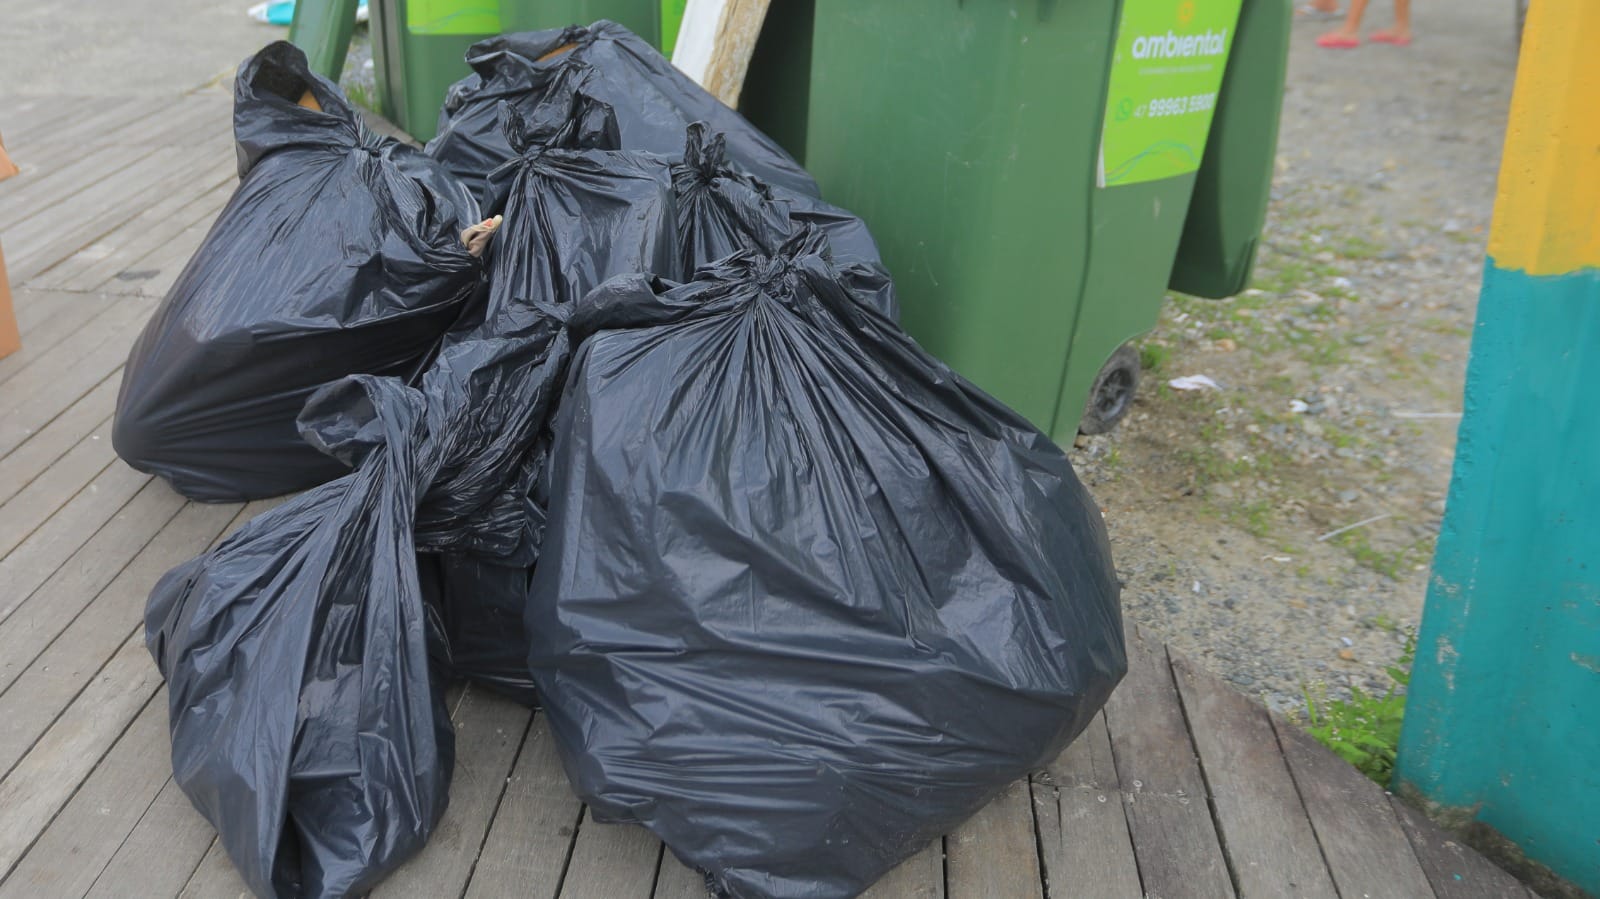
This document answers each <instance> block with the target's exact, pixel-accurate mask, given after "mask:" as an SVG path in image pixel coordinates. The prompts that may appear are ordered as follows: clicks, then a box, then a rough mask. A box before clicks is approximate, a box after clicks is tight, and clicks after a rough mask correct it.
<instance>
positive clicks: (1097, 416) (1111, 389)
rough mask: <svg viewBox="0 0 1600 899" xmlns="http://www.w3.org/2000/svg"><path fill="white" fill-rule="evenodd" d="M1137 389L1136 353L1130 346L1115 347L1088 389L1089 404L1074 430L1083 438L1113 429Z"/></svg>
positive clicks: (1137, 356) (1137, 352) (1131, 401)
mask: <svg viewBox="0 0 1600 899" xmlns="http://www.w3.org/2000/svg"><path fill="white" fill-rule="evenodd" d="M1138 387H1139V351H1138V350H1137V349H1134V346H1133V344H1131V343H1125V344H1123V345H1122V346H1119V347H1117V351H1116V352H1114V353H1112V354H1111V358H1110V359H1107V360H1106V364H1105V365H1103V366H1101V368H1100V373H1099V374H1097V375H1095V376H1094V386H1093V387H1091V388H1089V402H1088V403H1087V404H1086V405H1085V406H1084V408H1083V419H1082V420H1081V421H1079V422H1078V430H1079V432H1081V433H1084V434H1104V433H1106V432H1107V431H1109V430H1111V429H1112V428H1114V427H1116V426H1117V423H1118V422H1120V421H1122V419H1123V416H1125V415H1127V414H1128V410H1129V409H1131V408H1133V394H1134V391H1135V390H1137V389H1138Z"/></svg>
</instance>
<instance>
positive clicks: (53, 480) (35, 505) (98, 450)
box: [0, 416, 117, 557]
mask: <svg viewBox="0 0 1600 899" xmlns="http://www.w3.org/2000/svg"><path fill="white" fill-rule="evenodd" d="M116 461H117V454H116V452H114V451H113V450H112V449H111V418H110V417H109V416H108V417H106V418H104V419H102V420H101V421H100V423H99V424H98V425H97V426H96V427H95V429H94V430H93V431H91V432H90V433H89V434H87V435H85V436H84V438H83V439H82V440H79V441H78V442H77V443H76V444H74V445H73V447H72V448H71V449H69V450H67V451H66V452H65V453H62V454H61V455H60V456H59V457H57V458H56V460H55V461H54V462H52V463H51V464H50V465H49V466H48V467H46V468H45V470H44V471H42V472H40V473H39V474H38V476H37V477H33V478H30V479H29V480H28V483H27V484H24V485H23V487H22V489H21V490H18V491H17V492H16V494H15V495H13V496H11V497H9V498H7V499H6V500H4V501H0V557H3V556H5V555H7V554H9V553H10V552H11V551H12V550H13V549H16V548H17V546H18V545H20V544H21V543H22V541H24V540H26V539H28V538H29V537H31V536H33V534H34V532H35V531H37V530H38V529H39V528H40V527H41V526H43V525H44V523H45V522H46V521H48V520H49V519H50V516H52V515H54V514H56V512H57V510H59V509H60V508H61V507H62V506H64V505H66V504H67V503H68V502H70V501H71V500H72V498H73V497H74V496H77V495H78V493H79V492H81V491H82V490H83V488H84V487H85V486H87V485H88V483H89V482H90V481H93V480H94V479H95V478H96V477H99V475H100V472H102V471H105V470H106V468H107V467H108V466H110V465H111V464H112V463H114V462H116ZM0 489H3V488H0Z"/></svg>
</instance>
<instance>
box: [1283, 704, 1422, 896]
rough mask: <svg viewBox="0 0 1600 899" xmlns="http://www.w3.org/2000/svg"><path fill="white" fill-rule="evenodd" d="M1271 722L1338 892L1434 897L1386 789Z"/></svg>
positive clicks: (1285, 724)
mask: <svg viewBox="0 0 1600 899" xmlns="http://www.w3.org/2000/svg"><path fill="white" fill-rule="evenodd" d="M1272 725H1273V729H1274V730H1275V731H1277V734H1278V742H1279V746H1280V747H1281V748H1282V750H1283V755H1284V759H1285V760H1286V761H1287V762H1288V765H1289V772H1290V774H1292V775H1293V776H1294V780H1295V783H1296V784H1297V785H1298V786H1299V787H1300V797H1301V799H1302V801H1303V802H1304V803H1305V808H1306V814H1307V816H1308V817H1309V818H1310V819H1311V827H1312V829H1313V830H1314V831H1316V834H1317V838H1318V841H1319V842H1320V843H1321V844H1322V850H1323V856H1324V858H1325V859H1326V860H1327V864H1328V870H1329V871H1330V872H1332V874H1333V881H1334V884H1335V885H1336V886H1337V887H1338V889H1339V895H1340V896H1345V897H1350V896H1362V895H1369V896H1373V897H1382V896H1403V897H1406V899H1412V897H1427V896H1433V895H1434V892H1433V887H1432V886H1431V885H1430V884H1429V883H1428V877H1427V875H1426V873H1424V872H1423V870H1422V863H1421V861H1420V860H1419V859H1418V858H1417V856H1416V853H1415V852H1414V851H1413V850H1412V848H1411V843H1410V841H1409V840H1408V839H1406V835H1405V832H1404V830H1402V829H1401V827H1400V822H1399V820H1398V819H1397V818H1396V817H1395V812H1394V809H1393V808H1392V807H1390V805H1389V801H1388V795H1387V793H1386V791H1385V790H1384V789H1383V788H1382V787H1380V786H1378V785H1377V784H1375V783H1373V782H1372V781H1370V780H1368V779H1367V778H1366V776H1365V775H1363V774H1362V773H1361V772H1360V771H1357V770H1356V769H1355V768H1353V767H1351V766H1350V765H1349V764H1347V763H1346V762H1345V761H1344V760H1343V759H1341V758H1339V757H1338V756H1336V755H1334V754H1333V753H1332V752H1331V751H1330V750H1328V749H1327V748H1326V747H1324V746H1323V745H1322V744H1320V743H1318V742H1316V741H1315V740H1313V739H1312V738H1311V736H1310V735H1309V734H1307V733H1305V732H1304V731H1301V730H1300V729H1299V728H1296V727H1295V726H1294V725H1292V724H1289V723H1288V722H1286V721H1284V720H1283V719H1282V718H1280V717H1278V716H1273V717H1272Z"/></svg>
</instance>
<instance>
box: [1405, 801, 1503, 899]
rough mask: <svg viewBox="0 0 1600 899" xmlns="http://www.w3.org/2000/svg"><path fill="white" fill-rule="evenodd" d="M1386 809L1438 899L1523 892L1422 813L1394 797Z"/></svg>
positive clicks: (1497, 898)
mask: <svg viewBox="0 0 1600 899" xmlns="http://www.w3.org/2000/svg"><path fill="white" fill-rule="evenodd" d="M1389 805H1390V806H1391V807H1393V808H1394V812H1395V816H1396V817H1397V818H1399V819H1400V827H1401V829H1403V830H1404V831H1405V832H1406V839H1408V840H1410V841H1411V849H1412V851H1413V852H1415V853H1416V854H1417V861H1418V862H1419V863H1420V864H1421V865H1422V871H1423V873H1424V874H1426V875H1427V876H1428V883H1430V884H1432V885H1433V892H1434V893H1435V894H1436V895H1438V897H1439V899H1501V897H1504V896H1518V895H1519V893H1518V891H1519V890H1521V889H1523V886H1522V884H1521V883H1519V882H1518V881H1517V879H1516V878H1515V877H1512V876H1511V875H1510V874H1508V873H1506V871H1505V870H1503V869H1502V868H1500V867H1499V866H1498V865H1496V864H1495V863H1494V862H1491V861H1489V860H1488V859H1486V858H1484V857H1483V856H1481V855H1479V854H1478V853H1477V852H1476V851H1475V850H1474V849H1472V847H1470V846H1467V845H1466V844H1465V843H1462V842H1461V841H1459V840H1457V839H1455V838H1454V837H1452V836H1451V835H1450V834H1448V833H1445V832H1444V831H1443V830H1441V829H1440V828H1439V826H1438V825H1437V824H1434V823H1433V822H1432V821H1429V820H1428V818H1427V816H1425V815H1423V814H1422V812H1419V811H1417V810H1416V809H1414V808H1412V807H1411V806H1409V805H1407V804H1405V803H1404V802H1401V801H1400V799H1399V798H1398V797H1396V796H1390V797H1389Z"/></svg>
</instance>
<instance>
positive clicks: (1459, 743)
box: [1396, 261, 1600, 892]
mask: <svg viewBox="0 0 1600 899" xmlns="http://www.w3.org/2000/svg"><path fill="white" fill-rule="evenodd" d="M1597 391H1600V271H1596V270H1590V271H1587V272H1582V273H1575V274H1568V275H1557V276H1546V277H1540V276H1534V275H1528V274H1526V273H1523V272H1515V271H1504V270H1502V269H1500V268H1497V267H1496V266H1495V265H1494V263H1493V262H1492V261H1491V262H1490V264H1489V268H1488V273H1487V275H1486V276H1485V278H1484V284H1483V293H1482V296H1481V298H1480V299H1479V301H1478V324H1477V330H1476V333H1475V336H1474V338H1473V344H1472V361H1471V363H1470V366H1469V369H1468V373H1467V389H1466V394H1467V411H1466V415H1465V416H1464V417H1463V420H1462V425H1461V434H1460V438H1459V441H1458V444H1457V448H1456V466H1455V476H1454V479H1453V481H1452V484H1451V488H1450V498H1449V502H1448V512H1447V513H1446V517H1445V523H1444V528H1443V530H1442V531H1441V532H1440V534H1439V546H1438V551H1437V553H1436V554H1435V557H1434V563H1433V578H1432V582H1431V585H1430V588H1429V591H1428V600H1427V611H1426V613H1425V615H1424V616H1423V623H1422V632H1421V634H1420V635H1419V639H1418V648H1417V662H1416V666H1415V670H1414V671H1413V675H1412V682H1411V689H1410V696H1409V697H1408V699H1407V707H1406V718H1405V728H1404V733H1403V735H1402V739H1401V743H1400V760H1399V769H1398V772H1397V778H1396V779H1397V785H1398V787H1399V788H1400V789H1401V790H1402V791H1404V792H1407V793H1412V792H1418V793H1420V794H1422V795H1423V796H1424V797H1425V798H1426V799H1427V800H1428V801H1429V802H1431V803H1434V804H1436V805H1438V806H1443V807H1445V808H1447V809H1449V810H1451V812H1452V813H1453V814H1449V815H1447V816H1446V817H1447V818H1456V819H1458V820H1459V819H1474V820H1477V821H1481V822H1483V823H1485V824H1488V825H1489V826H1491V827H1494V828H1495V829H1496V830H1498V831H1500V832H1501V833H1502V834H1504V835H1505V836H1507V837H1509V838H1510V839H1512V840H1513V841H1514V842H1516V843H1517V844H1518V845H1519V846H1520V847H1521V848H1522V850H1523V851H1524V852H1526V853H1527V854H1528V855H1529V856H1530V857H1532V858H1534V859H1536V860H1538V861H1541V862H1543V863H1545V864H1546V865H1548V866H1550V867H1551V868H1553V869H1555V870H1556V871H1557V872H1558V873H1561V874H1562V875H1563V876H1565V877H1567V878H1568V879H1570V880H1573V881H1574V882H1577V883H1579V884H1581V885H1583V886H1584V887H1585V888H1586V889H1589V890H1590V891H1595V892H1600V396H1597V395H1596V392H1597Z"/></svg>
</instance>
